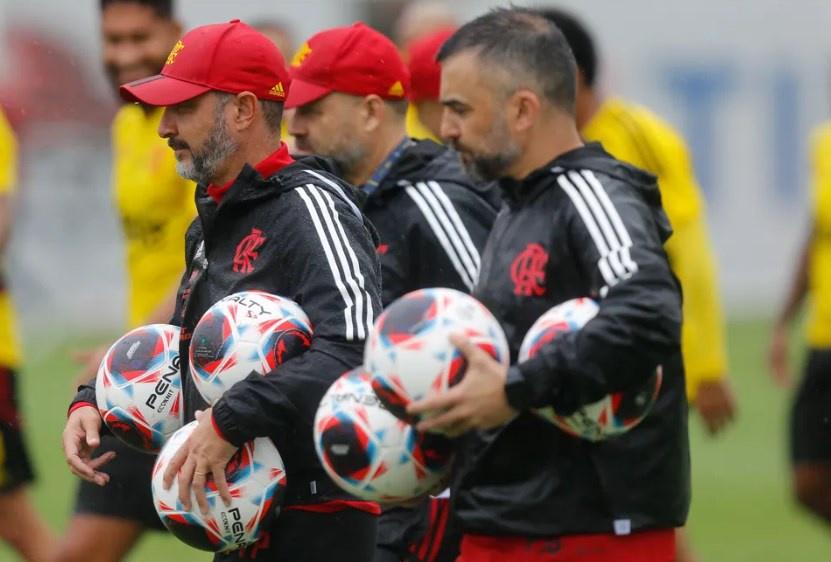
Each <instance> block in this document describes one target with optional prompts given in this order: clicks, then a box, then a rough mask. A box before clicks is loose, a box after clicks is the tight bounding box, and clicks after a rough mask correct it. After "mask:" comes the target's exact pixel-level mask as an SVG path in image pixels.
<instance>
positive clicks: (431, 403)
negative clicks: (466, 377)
mask: <svg viewBox="0 0 831 562" xmlns="http://www.w3.org/2000/svg"><path fill="white" fill-rule="evenodd" d="M458 400H459V387H458V385H457V386H454V387H453V388H451V389H450V390H448V391H447V392H443V393H442V394H439V395H437V396H431V397H429V398H424V399H423V400H418V401H416V402H413V403H412V404H410V405H409V406H407V413H408V414H423V413H424V412H429V411H431V410H447V409H449V408H452V407H454V406H455V405H456V403H457V402H458Z"/></svg>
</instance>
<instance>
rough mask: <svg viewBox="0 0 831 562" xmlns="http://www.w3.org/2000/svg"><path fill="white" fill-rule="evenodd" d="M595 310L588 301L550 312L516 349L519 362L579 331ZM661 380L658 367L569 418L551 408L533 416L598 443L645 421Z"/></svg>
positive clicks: (583, 300)
mask: <svg viewBox="0 0 831 562" xmlns="http://www.w3.org/2000/svg"><path fill="white" fill-rule="evenodd" d="M598 310H599V307H598V305H597V303H595V302H594V301H593V300H591V299H588V298H579V299H572V300H569V301H566V302H564V303H561V304H559V305H557V306H555V307H553V308H551V309H550V310H548V311H547V312H546V313H545V314H543V315H542V316H540V317H539V318H538V319H537V321H536V322H534V324H533V325H532V326H531V328H530V329H529V330H528V333H527V334H526V335H525V338H524V339H523V341H522V345H521V346H520V349H519V357H518V359H519V362H520V363H521V362H523V361H526V360H528V359H530V358H531V357H534V356H535V355H536V354H537V352H539V350H540V349H541V348H542V347H543V346H545V345H546V344H547V343H549V342H551V341H552V340H554V339H556V338H557V337H558V336H560V335H561V334H564V333H567V332H573V331H576V330H580V329H582V328H583V327H584V326H585V325H586V324H587V323H588V322H589V321H590V320H591V319H592V318H594V317H595V316H596V315H597V312H598ZM662 378H663V373H662V371H661V367H660V366H659V367H658V369H657V370H656V371H655V373H654V374H653V375H652V376H651V377H650V378H649V379H648V380H647V382H646V383H644V384H642V385H639V386H638V387H637V388H633V389H631V390H626V391H623V392H615V393H613V394H610V395H608V396H606V397H604V398H602V399H601V400H598V401H597V402H593V403H591V404H586V405H584V406H582V407H581V408H579V409H578V410H577V411H576V412H574V413H573V414H571V415H569V416H563V415H560V414H558V413H557V412H555V411H554V409H553V408H551V407H548V408H540V409H538V410H535V413H536V414H537V415H539V416H540V417H542V418H543V419H545V420H547V421H549V422H551V423H553V424H554V425H556V426H557V427H559V428H560V429H562V430H563V431H565V432H566V433H569V434H570V435H574V436H575V437H580V438H583V439H587V440H589V441H602V440H604V439H607V438H609V437H613V436H615V435H620V434H621V433H625V432H627V431H629V430H630V429H632V428H633V427H635V426H636V425H638V424H639V423H640V422H641V420H643V419H644V418H645V417H646V415H647V414H648V413H649V410H650V409H651V408H652V405H653V404H654V403H655V399H656V398H657V397H658V391H659V390H660V389H661V380H662Z"/></svg>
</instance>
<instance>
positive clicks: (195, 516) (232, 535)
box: [151, 421, 286, 552]
mask: <svg viewBox="0 0 831 562" xmlns="http://www.w3.org/2000/svg"><path fill="white" fill-rule="evenodd" d="M198 423H199V422H197V421H192V422H190V423H189V424H187V425H186V426H185V427H183V428H182V429H180V430H179V431H177V432H176V433H174V434H173V437H171V438H170V441H169V442H168V443H167V445H165V447H164V448H163V449H162V452H161V453H160V454H159V458H158V459H156V464H155V465H154V466H153V477H152V480H151V486H152V490H153V505H154V506H155V507H156V513H158V514H159V518H160V519H161V520H162V523H164V525H165V527H167V528H168V530H169V531H170V532H171V533H173V534H174V535H175V536H176V537H177V538H178V539H179V540H181V541H182V542H185V543H187V544H188V545H190V546H192V547H194V548H199V549H201V550H210V551H213V552H228V551H231V550H236V549H238V548H243V547H245V546H248V545H250V544H252V543H254V542H256V541H257V539H258V538H259V534H260V526H261V525H262V523H263V521H264V520H265V519H266V517H268V516H270V515H272V513H271V512H272V511H274V513H273V516H275V517H276V516H277V515H278V513H279V505H280V501H281V500H282V497H283V494H284V492H285V488H286V472H285V466H284V465H283V459H282V458H280V453H279V452H278V451H277V447H275V446H274V444H273V443H272V442H271V440H270V439H268V438H265V437H258V438H257V439H254V440H253V441H249V442H248V443H246V444H245V445H243V446H242V447H240V449H239V450H238V451H237V452H236V453H235V454H234V456H233V457H231V460H230V461H229V462H228V465H227V466H226V467H225V480H226V481H227V482H228V488H229V490H230V492H231V498H232V500H231V505H230V506H227V507H226V505H225V503H224V502H223V501H222V498H220V497H219V492H218V491H217V489H216V485H215V484H214V482H213V480H212V479H211V477H210V476H208V481H207V484H206V485H205V496H206V497H207V500H208V505H209V507H210V510H209V513H208V515H207V516H205V515H202V513H201V512H200V511H199V506H198V505H197V503H196V496H195V495H194V494H193V492H191V510H190V511H188V510H186V509H185V508H184V506H183V505H182V503H181V502H180V501H179V481H178V479H176V478H174V479H173V483H172V484H171V486H170V489H169V490H165V489H164V484H163V480H164V472H165V470H166V469H167V466H168V464H169V463H170V460H171V459H172V458H173V456H174V455H175V454H176V452H177V451H178V450H179V448H180V447H181V446H182V445H183V444H184V443H185V441H187V439H188V437H190V434H191V433H193V430H194V429H196V426H197V425H198ZM272 508H273V509H272Z"/></svg>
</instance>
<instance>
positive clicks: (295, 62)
mask: <svg viewBox="0 0 831 562" xmlns="http://www.w3.org/2000/svg"><path fill="white" fill-rule="evenodd" d="M310 54H312V48H311V47H309V44H308V43H303V44H302V45H301V46H300V48H299V49H297V52H296V53H294V57H292V59H291V65H292V66H300V65H301V64H303V61H304V60H306V57H308V56H309V55H310Z"/></svg>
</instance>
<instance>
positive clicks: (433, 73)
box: [407, 27, 456, 101]
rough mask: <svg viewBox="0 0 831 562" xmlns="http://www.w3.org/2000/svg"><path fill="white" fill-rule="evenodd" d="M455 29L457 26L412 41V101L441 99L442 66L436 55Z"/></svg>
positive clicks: (410, 48)
mask: <svg viewBox="0 0 831 562" xmlns="http://www.w3.org/2000/svg"><path fill="white" fill-rule="evenodd" d="M455 31H456V29H455V28H453V27H447V28H444V29H441V30H439V31H436V32H433V33H429V34H427V35H425V36H424V37H421V38H420V39H416V40H415V41H413V42H412V43H410V45H409V47H408V48H407V55H408V57H409V64H408V66H409V68H410V101H421V100H437V99H439V85H440V83H441V67H440V66H439V63H438V62H436V55H438V54H439V49H441V47H442V45H444V43H445V42H446V41H447V40H448V39H449V38H450V36H451V35H453V33H455Z"/></svg>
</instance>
